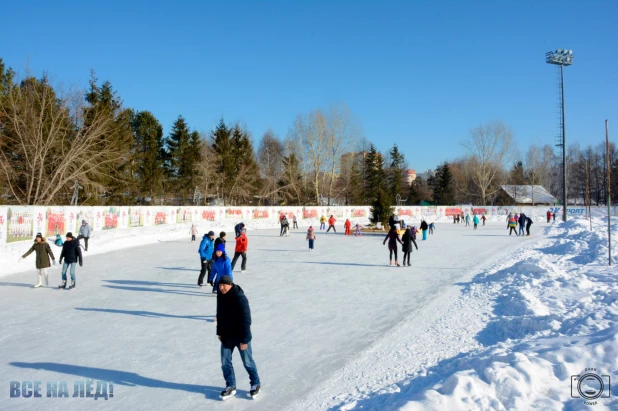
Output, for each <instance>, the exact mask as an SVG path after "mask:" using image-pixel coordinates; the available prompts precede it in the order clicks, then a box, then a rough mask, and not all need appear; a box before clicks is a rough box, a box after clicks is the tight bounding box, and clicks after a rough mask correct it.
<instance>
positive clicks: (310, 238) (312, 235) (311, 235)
mask: <svg viewBox="0 0 618 411" xmlns="http://www.w3.org/2000/svg"><path fill="white" fill-rule="evenodd" d="M306 239H307V241H309V251H313V247H314V245H315V232H314V231H313V227H312V226H309V229H308V230H307V238H306Z"/></svg>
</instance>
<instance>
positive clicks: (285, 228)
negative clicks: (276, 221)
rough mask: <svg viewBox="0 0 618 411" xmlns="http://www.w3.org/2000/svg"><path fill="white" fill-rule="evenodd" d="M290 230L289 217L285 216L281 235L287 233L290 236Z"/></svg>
mask: <svg viewBox="0 0 618 411" xmlns="http://www.w3.org/2000/svg"><path fill="white" fill-rule="evenodd" d="M289 230H290V223H289V222H288V218H287V217H286V216H283V218H282V219H281V232H280V233H279V237H281V236H283V235H285V236H286V237H287V236H288V231H289Z"/></svg>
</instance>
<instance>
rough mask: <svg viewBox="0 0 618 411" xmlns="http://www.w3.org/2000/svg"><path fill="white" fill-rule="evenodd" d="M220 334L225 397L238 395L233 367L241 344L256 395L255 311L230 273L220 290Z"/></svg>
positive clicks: (240, 350)
mask: <svg viewBox="0 0 618 411" xmlns="http://www.w3.org/2000/svg"><path fill="white" fill-rule="evenodd" d="M217 337H219V340H220V341H221V369H222V370H223V378H225V390H223V391H222V392H221V399H223V400H226V399H228V398H230V397H232V396H233V395H236V376H235V375H234V367H233V366H232V353H233V352H234V348H236V347H238V350H239V352H240V358H241V359H242V363H243V365H244V366H245V369H246V370H247V372H248V373H249V379H250V381H251V391H249V394H250V395H251V397H252V398H255V397H257V396H258V395H259V393H260V377H259V376H258V371H257V367H256V366H255V362H254V361H253V354H252V352H251V310H250V308H249V301H248V300H247V297H245V293H244V292H243V290H242V288H240V287H239V286H238V285H236V284H234V283H233V281H232V278H231V277H230V276H227V275H224V276H223V277H221V279H220V280H219V292H218V293H217Z"/></svg>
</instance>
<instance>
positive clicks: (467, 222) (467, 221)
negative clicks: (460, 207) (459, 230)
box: [466, 214, 470, 227]
mask: <svg viewBox="0 0 618 411" xmlns="http://www.w3.org/2000/svg"><path fill="white" fill-rule="evenodd" d="M469 226H470V214H466V227H469Z"/></svg>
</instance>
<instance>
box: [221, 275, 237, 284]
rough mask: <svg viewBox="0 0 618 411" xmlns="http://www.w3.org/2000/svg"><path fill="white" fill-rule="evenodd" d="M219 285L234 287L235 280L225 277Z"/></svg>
mask: <svg viewBox="0 0 618 411" xmlns="http://www.w3.org/2000/svg"><path fill="white" fill-rule="evenodd" d="M219 284H228V285H234V280H232V277H230V276H229V275H224V276H222V277H221V279H220V280H219Z"/></svg>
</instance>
